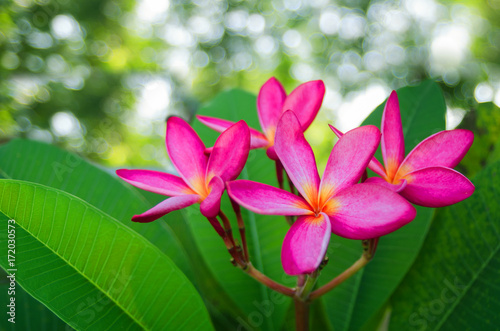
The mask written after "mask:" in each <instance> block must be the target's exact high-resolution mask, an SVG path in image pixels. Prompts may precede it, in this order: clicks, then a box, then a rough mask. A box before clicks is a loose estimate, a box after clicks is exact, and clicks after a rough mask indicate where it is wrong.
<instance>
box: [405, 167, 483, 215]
mask: <svg viewBox="0 0 500 331" xmlns="http://www.w3.org/2000/svg"><path fill="white" fill-rule="evenodd" d="M404 178H405V179H406V180H407V181H408V184H407V185H406V187H405V189H404V190H403V191H402V192H401V195H402V196H403V197H405V198H406V199H408V201H410V202H412V203H414V204H416V205H420V206H424V207H445V206H449V205H452V204H455V203H457V202H460V201H462V200H464V199H467V198H468V197H470V196H471V195H472V193H474V185H473V184H472V183H471V182H470V180H468V179H467V177H465V176H464V175H462V174H461V173H459V172H458V171H455V170H453V169H450V168H445V167H429V168H424V169H420V170H417V171H414V172H410V173H409V174H407V175H406V176H405V177H404Z"/></svg>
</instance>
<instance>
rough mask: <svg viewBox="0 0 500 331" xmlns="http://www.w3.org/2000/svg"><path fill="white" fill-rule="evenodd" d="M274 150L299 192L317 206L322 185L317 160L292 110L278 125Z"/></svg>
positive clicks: (287, 112) (286, 113)
mask: <svg viewBox="0 0 500 331" xmlns="http://www.w3.org/2000/svg"><path fill="white" fill-rule="evenodd" d="M274 149H275V151H276V154H277V155H278V157H279V158H280V161H281V163H282V164H283V167H284V168H285V170H286V172H287V173H288V176H290V179H291V180H292V182H293V183H294V184H295V187H296V188H297V190H298V191H299V192H300V194H302V196H303V197H304V198H305V199H306V200H307V201H308V202H309V204H310V205H312V206H314V205H316V204H317V201H318V189H319V183H320V180H319V175H318V168H317V167H316V160H315V159H314V154H313V151H312V149H311V146H310V145H309V143H308V142H307V141H306V139H305V138H304V133H303V132H302V128H301V126H300V123H299V120H298V119H297V116H296V115H295V113H294V112H292V111H290V110H289V111H286V112H285V113H284V114H283V116H281V119H280V121H279V123H278V129H277V130H276V142H275V145H274Z"/></svg>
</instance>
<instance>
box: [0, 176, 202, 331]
mask: <svg viewBox="0 0 500 331" xmlns="http://www.w3.org/2000/svg"><path fill="white" fill-rule="evenodd" d="M0 192H1V193H0V211H1V212H2V213H4V214H5V215H6V216H7V217H8V218H9V219H14V220H16V225H15V235H16V260H15V267H16V269H17V271H16V272H15V273H16V281H17V282H18V283H19V285H21V286H22V287H23V288H24V289H25V290H26V291H27V292H28V293H30V294H31V295H33V296H34V297H35V298H36V299H37V300H40V301H41V302H43V303H44V304H46V305H47V307H49V308H50V309H51V310H52V311H53V312H55V313H56V314H57V315H58V316H59V317H61V318H62V319H63V320H64V321H65V322H67V323H68V324H69V325H70V326H72V327H74V328H76V329H122V328H128V329H138V330H140V329H147V330H151V329H176V330H181V329H186V330H193V329H200V328H202V329H211V328H212V327H211V322H210V319H209V317H208V313H207V311H206V308H205V306H204V305H203V302H202V300H201V298H200V297H199V295H198V293H197V292H196V290H195V289H194V287H193V286H192V284H191V283H190V282H189V281H188V280H187V278H186V277H185V276H184V274H182V272H181V271H180V270H179V269H178V268H177V267H176V266H175V264H174V263H173V262H172V261H171V260H170V259H169V258H168V257H167V256H166V255H165V254H163V253H162V252H161V251H160V250H159V249H158V248H157V247H155V246H154V245H152V244H151V243H150V242H149V241H147V240H146V239H144V238H143V237H142V236H140V235H138V234H137V233H136V232H134V231H132V230H131V229H129V228H128V227H126V226H124V225H123V224H122V223H120V222H118V221H117V220H115V219H113V218H112V217H110V216H109V215H107V214H105V213H104V212H102V211H100V210H99V209H97V208H95V207H94V206H92V205H90V204H88V203H87V202H85V201H83V200H81V199H79V198H77V197H75V196H73V195H70V194H68V193H66V192H62V191H60V190H56V189H53V188H49V187H45V186H42V185H39V184H34V183H29V182H23V181H15V180H0ZM0 227H1V229H0V231H2V233H6V232H7V228H8V223H7V222H6V221H5V219H4V220H3V221H2V222H0ZM9 228H11V227H9ZM7 244H8V242H7V240H6V238H5V237H3V238H2V242H1V245H2V246H3V247H7ZM6 253H7V252H5V251H2V255H0V265H1V266H2V268H4V269H9V268H10V267H9V264H8V260H7V255H6Z"/></svg>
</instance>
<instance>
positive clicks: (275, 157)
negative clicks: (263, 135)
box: [266, 145, 280, 161]
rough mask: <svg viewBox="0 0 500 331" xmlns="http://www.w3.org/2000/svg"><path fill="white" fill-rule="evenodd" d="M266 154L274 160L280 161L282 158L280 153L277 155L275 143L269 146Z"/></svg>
mask: <svg viewBox="0 0 500 331" xmlns="http://www.w3.org/2000/svg"><path fill="white" fill-rule="evenodd" d="M266 155H267V157H268V158H270V159H271V160H274V161H279V160H280V158H279V157H278V155H276V150H275V149H274V145H273V146H271V147H269V148H268V149H266Z"/></svg>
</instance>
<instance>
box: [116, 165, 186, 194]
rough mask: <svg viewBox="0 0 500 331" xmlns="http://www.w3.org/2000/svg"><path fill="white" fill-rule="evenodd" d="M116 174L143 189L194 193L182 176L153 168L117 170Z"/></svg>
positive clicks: (156, 191) (169, 192)
mask: <svg viewBox="0 0 500 331" xmlns="http://www.w3.org/2000/svg"><path fill="white" fill-rule="evenodd" d="M116 174H117V175H118V176H119V177H120V178H121V179H123V180H124V181H126V182H127V183H129V184H132V185H134V186H135V187H138V188H140V189H142V190H146V191H149V192H153V193H158V194H163V195H167V196H177V195H184V194H194V193H195V192H193V190H191V189H190V188H189V186H187V185H186V183H184V180H182V178H179V177H177V176H174V175H171V174H167V173H164V172H159V171H153V170H128V169H119V170H116Z"/></svg>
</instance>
